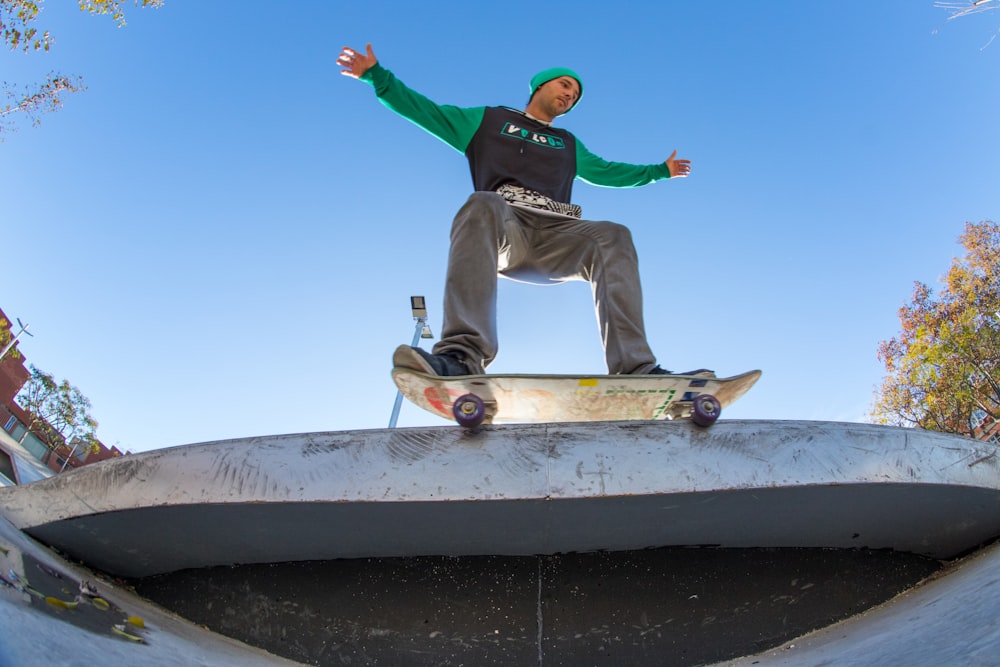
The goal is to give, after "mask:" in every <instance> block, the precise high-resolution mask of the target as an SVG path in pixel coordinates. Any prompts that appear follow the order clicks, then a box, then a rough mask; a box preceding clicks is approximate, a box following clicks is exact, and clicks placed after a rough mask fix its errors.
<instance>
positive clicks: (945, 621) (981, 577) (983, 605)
mask: <svg viewBox="0 0 1000 667" xmlns="http://www.w3.org/2000/svg"><path fill="white" fill-rule="evenodd" d="M998 586H1000V548H998V547H997V546H992V547H989V548H987V549H984V550H983V551H982V552H980V553H978V554H976V555H974V556H972V557H969V558H967V559H966V560H965V561H963V562H960V563H957V564H955V565H954V566H953V567H952V569H951V570H950V571H948V572H945V573H943V574H941V575H940V576H939V577H938V578H936V579H933V580H931V581H928V582H926V583H924V584H923V585H921V586H918V587H916V588H914V589H912V590H910V591H907V592H906V593H903V594H902V595H899V596H897V597H896V598H894V599H893V600H891V601H889V602H888V603H886V604H884V605H881V606H879V607H877V608H875V609H871V610H869V611H866V612H864V613H862V614H859V615H857V616H854V617H852V618H850V619H848V620H846V621H843V622H841V623H837V624H835V625H831V626H829V627H826V628H823V629H822V630H818V631H816V632H814V633H811V634H809V635H806V636H803V637H800V638H798V639H795V640H793V641H790V642H786V643H785V644H783V645H782V646H780V647H778V648H776V649H772V650H769V651H765V652H763V653H759V654H757V655H752V656H748V657H745V658H740V659H737V660H730V661H726V662H724V663H719V664H725V665H732V666H733V667H737V666H743V665H754V666H755V667H779V666H788V667H810V666H812V665H816V666H817V667H818V666H819V665H981V666H982V667H987V666H989V667H992V666H993V665H996V664H997V662H998V657H997V656H1000V623H998V622H997V619H998V618H1000V596H998V595H997V587H998Z"/></svg>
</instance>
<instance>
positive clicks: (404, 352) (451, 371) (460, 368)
mask: <svg viewBox="0 0 1000 667" xmlns="http://www.w3.org/2000/svg"><path fill="white" fill-rule="evenodd" d="M392 364H393V365H394V366H396V367H399V368H409V369H411V370H414V371H419V372H421V373H426V374H427V375H438V376H442V377H451V376H455V375H473V373H472V371H471V370H470V369H469V367H468V366H466V364H465V362H464V361H462V360H461V359H459V358H458V356H456V355H454V354H448V353H444V354H431V353H430V352H427V351H426V350H422V349H421V348H419V347H411V346H410V345H400V346H399V347H397V348H396V352H395V353H394V354H393V355H392Z"/></svg>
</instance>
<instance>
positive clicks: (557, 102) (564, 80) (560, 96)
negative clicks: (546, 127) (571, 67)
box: [535, 76, 580, 118]
mask: <svg viewBox="0 0 1000 667" xmlns="http://www.w3.org/2000/svg"><path fill="white" fill-rule="evenodd" d="M535 97H536V100H535V101H536V102H537V103H538V105H539V107H540V108H541V109H544V110H545V111H546V113H547V114H548V115H549V116H550V117H551V118H555V117H556V116H561V115H563V114H564V113H566V112H567V111H569V110H570V109H572V108H573V105H574V104H576V101H577V100H578V99H580V84H579V83H577V82H576V79H574V78H573V77H571V76H560V77H558V78H556V79H552V80H551V81H546V82H545V83H543V84H542V85H541V87H539V89H538V91H537V92H535Z"/></svg>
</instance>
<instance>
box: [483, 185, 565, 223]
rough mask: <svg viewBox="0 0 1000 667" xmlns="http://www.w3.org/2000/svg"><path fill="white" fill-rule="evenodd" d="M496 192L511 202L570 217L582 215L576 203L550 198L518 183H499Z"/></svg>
mask: <svg viewBox="0 0 1000 667" xmlns="http://www.w3.org/2000/svg"><path fill="white" fill-rule="evenodd" d="M497 194H498V195H500V196H501V197H503V198H504V199H505V200H507V201H508V202H510V203H511V204H522V205H524V206H530V207H532V208H538V209H541V210H543V211H552V212H553V213H560V214H562V215H568V216H570V217H572V218H579V217H581V216H582V215H583V209H582V208H580V207H579V206H577V205H576V204H564V203H563V202H561V201H556V200H554V199H550V198H549V197H546V196H545V195H543V194H541V193H540V192H535V191H534V190H529V189H528V188H522V187H521V186H520V185H512V184H510V183H507V184H506V185H501V186H500V187H499V188H497Z"/></svg>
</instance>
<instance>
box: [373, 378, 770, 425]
mask: <svg viewBox="0 0 1000 667" xmlns="http://www.w3.org/2000/svg"><path fill="white" fill-rule="evenodd" d="M760 375H761V372H760V371H749V372H747V373H743V374H741V375H736V376H733V377H728V378H715V377H699V376H690V375H588V376H578V375H462V376H453V377H440V376H435V375H428V374H427V373H423V372H421V371H416V370H413V369H411V368H403V367H399V366H397V367H395V368H393V369H392V379H393V381H395V383H396V386H397V387H399V390H400V391H401V392H402V394H403V395H404V396H406V398H408V399H409V400H410V401H412V402H413V403H415V404H416V405H418V406H420V407H421V408H423V409H424V410H427V411H428V412H432V413H434V414H436V415H438V416H440V417H444V418H445V419H453V420H455V421H456V422H458V423H459V424H461V425H463V426H466V427H470V428H474V427H476V426H478V425H480V424H484V423H485V424H489V423H493V422H522V423H525V422H581V421H628V420H647V419H691V420H692V421H693V422H694V423H696V424H698V425H699V426H710V425H711V424H713V423H714V422H715V420H716V419H718V418H719V414H720V413H721V412H722V409H723V408H724V407H726V406H728V405H730V404H731V403H733V402H734V401H736V399H738V398H739V397H740V396H742V395H743V394H745V393H746V392H747V391H748V390H749V389H750V387H752V386H753V385H754V383H755V382H757V380H758V379H759V378H760Z"/></svg>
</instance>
